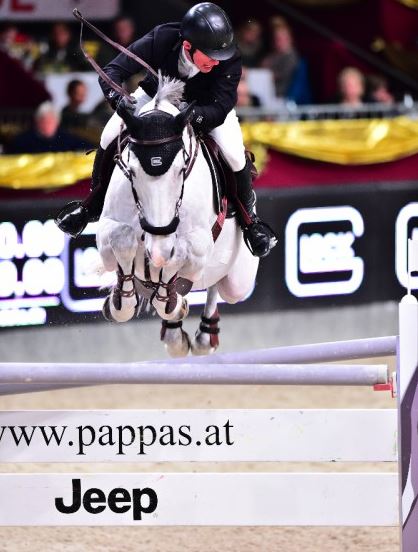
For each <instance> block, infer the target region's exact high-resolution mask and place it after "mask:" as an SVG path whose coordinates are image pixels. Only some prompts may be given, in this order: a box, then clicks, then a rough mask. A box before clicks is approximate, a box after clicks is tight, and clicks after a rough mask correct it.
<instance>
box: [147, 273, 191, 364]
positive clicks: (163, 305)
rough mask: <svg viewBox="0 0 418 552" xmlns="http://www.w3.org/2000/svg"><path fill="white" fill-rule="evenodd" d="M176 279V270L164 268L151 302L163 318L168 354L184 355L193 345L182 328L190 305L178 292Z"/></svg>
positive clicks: (162, 327) (163, 337) (163, 336)
mask: <svg viewBox="0 0 418 552" xmlns="http://www.w3.org/2000/svg"><path fill="white" fill-rule="evenodd" d="M176 279H177V274H176V272H174V273H173V270H171V271H167V270H163V271H162V272H161V277H160V286H159V287H158V289H157V290H156V292H155V294H154V298H153V299H152V301H151V303H152V305H153V307H154V308H155V309H156V311H157V313H158V315H159V316H160V317H161V318H162V324H161V341H163V342H164V345H165V348H166V350H167V352H168V354H169V355H170V356H171V357H184V356H186V355H187V354H188V353H189V351H190V347H191V343H190V338H189V336H188V334H187V333H186V332H185V331H184V330H183V328H182V325H183V322H182V321H183V319H184V318H186V316H187V314H188V312H189V307H188V303H187V299H186V298H185V297H183V296H182V295H180V294H179V293H178V292H177V286H176Z"/></svg>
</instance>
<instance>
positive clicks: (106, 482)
mask: <svg viewBox="0 0 418 552" xmlns="http://www.w3.org/2000/svg"><path fill="white" fill-rule="evenodd" d="M397 494H398V476H397V474H395V473H387V474H385V473H367V474H366V473H363V474H362V473H329V474H328V473H192V474H191V473H150V474H145V473H142V474H138V473H106V474H103V473H102V474H88V475H87V474H80V473H76V474H36V475H33V474H28V475H24V474H2V475H0V525H2V526H8V525H11V526H16V525H36V526H41V525H136V526H138V525H281V526H285V525H312V526H313V525H363V526H364V525H379V526H383V525H397V523H398V496H397Z"/></svg>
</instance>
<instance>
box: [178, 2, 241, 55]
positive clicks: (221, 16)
mask: <svg viewBox="0 0 418 552" xmlns="http://www.w3.org/2000/svg"><path fill="white" fill-rule="evenodd" d="M180 33H181V36H182V38H183V40H188V41H189V42H190V43H191V45H192V47H193V49H197V50H200V51H201V52H203V53H204V54H206V55H207V56H209V57H210V58H212V59H217V60H219V61H224V60H226V59H229V58H230V57H232V56H233V55H234V53H235V49H236V48H235V44H234V31H233V29H232V24H231V21H230V20H229V17H228V16H227V15H226V13H225V12H224V10H223V9H222V8H220V7H219V6H217V5H216V4H212V2H202V3H200V4H196V6H193V7H192V8H190V10H189V11H188V12H187V13H186V15H185V16H184V17H183V20H182V23H181V31H180Z"/></svg>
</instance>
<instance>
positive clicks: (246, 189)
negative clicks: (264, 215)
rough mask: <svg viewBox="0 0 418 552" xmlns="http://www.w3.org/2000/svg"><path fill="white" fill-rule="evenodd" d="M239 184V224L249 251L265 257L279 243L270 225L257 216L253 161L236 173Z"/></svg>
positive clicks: (248, 161)
mask: <svg viewBox="0 0 418 552" xmlns="http://www.w3.org/2000/svg"><path fill="white" fill-rule="evenodd" d="M234 174H235V179H236V182H237V196H238V200H239V202H240V203H241V205H240V206H239V207H240V208H239V209H238V211H237V217H238V222H239V224H240V226H241V228H242V230H243V233H244V240H245V243H246V244H247V247H248V249H249V250H250V251H251V253H252V254H253V255H255V256H256V257H265V256H266V255H268V254H269V253H270V251H271V249H273V247H274V246H275V245H276V243H277V236H276V234H275V232H274V231H273V230H272V229H271V228H270V226H269V225H268V224H266V223H265V222H262V221H261V220H260V218H259V217H258V216H257V215H256V214H255V212H254V207H255V202H256V196H255V192H254V190H253V187H252V177H251V161H250V160H249V159H247V161H246V163H245V167H244V168H243V169H242V170H240V171H238V172H236V173H234Z"/></svg>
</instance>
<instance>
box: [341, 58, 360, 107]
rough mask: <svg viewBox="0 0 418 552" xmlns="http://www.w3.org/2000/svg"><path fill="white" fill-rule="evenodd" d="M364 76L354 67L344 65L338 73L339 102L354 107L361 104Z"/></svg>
mask: <svg viewBox="0 0 418 552" xmlns="http://www.w3.org/2000/svg"><path fill="white" fill-rule="evenodd" d="M364 92H365V86H364V76H363V73H361V71H359V70H358V69H356V68H355V67H346V68H345V69H343V70H342V71H341V73H340V74H339V75H338V93H339V103H340V104H342V105H345V106H347V107H352V108H356V107H359V106H361V105H362V104H363V97H364Z"/></svg>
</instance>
